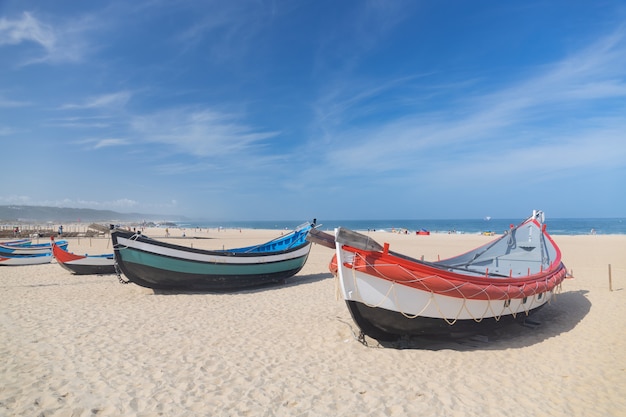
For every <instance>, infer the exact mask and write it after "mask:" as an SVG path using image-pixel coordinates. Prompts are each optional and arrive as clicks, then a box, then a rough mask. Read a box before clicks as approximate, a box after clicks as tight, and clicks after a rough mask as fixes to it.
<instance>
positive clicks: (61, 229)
mask: <svg viewBox="0 0 626 417" xmlns="http://www.w3.org/2000/svg"><path fill="white" fill-rule="evenodd" d="M59 236H63V225H61V226H59Z"/></svg>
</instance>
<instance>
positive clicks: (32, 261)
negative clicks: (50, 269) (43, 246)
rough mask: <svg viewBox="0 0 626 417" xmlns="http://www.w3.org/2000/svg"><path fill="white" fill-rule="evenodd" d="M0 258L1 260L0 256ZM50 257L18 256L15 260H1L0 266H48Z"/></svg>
mask: <svg viewBox="0 0 626 417" xmlns="http://www.w3.org/2000/svg"><path fill="white" fill-rule="evenodd" d="M0 258H3V257H2V256H0ZM51 261H52V256H20V257H15V258H3V259H2V261H0V265H9V266H20V265H40V264H49V263H50V262H51Z"/></svg>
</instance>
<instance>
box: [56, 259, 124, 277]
mask: <svg viewBox="0 0 626 417" xmlns="http://www.w3.org/2000/svg"><path fill="white" fill-rule="evenodd" d="M59 265H61V266H62V267H63V268H65V269H67V270H68V271H70V272H71V273H72V274H74V275H110V274H115V265H76V264H71V263H61V262H59Z"/></svg>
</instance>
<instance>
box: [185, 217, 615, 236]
mask: <svg viewBox="0 0 626 417" xmlns="http://www.w3.org/2000/svg"><path fill="white" fill-rule="evenodd" d="M312 220H313V219H309V221H312ZM522 221H524V219H493V218H492V219H458V220H451V219H445V220H417V219H414V220H410V219H407V220H326V219H317V224H319V225H321V226H320V228H321V230H334V229H335V228H336V227H339V226H341V227H345V228H348V229H352V230H357V231H381V230H382V231H401V232H404V231H406V233H415V232H416V231H418V230H427V231H430V232H431V233H469V234H472V233H473V234H476V233H483V232H494V233H497V234H499V233H502V232H504V231H505V230H508V229H509V227H510V226H511V225H518V224H520V223H521V222H522ZM304 222H306V219H303V220H301V221H293V220H292V221H286V220H280V221H270V220H265V221H222V222H216V221H213V222H212V221H196V222H189V223H179V224H178V226H179V227H186V228H211V229H213V228H226V229H237V228H241V229H273V230H292V229H294V228H296V227H297V226H298V225H299V224H301V223H304ZM545 223H546V225H547V230H548V233H550V234H551V235H588V234H599V235H610V234H619V235H623V234H626V218H599V219H593V218H589V219H557V218H555V219H550V218H547V219H546V221H545Z"/></svg>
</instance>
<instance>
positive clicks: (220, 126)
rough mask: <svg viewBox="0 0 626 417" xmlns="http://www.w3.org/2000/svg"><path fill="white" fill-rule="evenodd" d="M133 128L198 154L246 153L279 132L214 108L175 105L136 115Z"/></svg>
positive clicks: (145, 136)
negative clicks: (269, 130) (171, 107)
mask: <svg viewBox="0 0 626 417" xmlns="http://www.w3.org/2000/svg"><path fill="white" fill-rule="evenodd" d="M131 127H132V130H133V131H134V132H135V133H136V134H137V135H139V136H140V137H141V138H142V140H143V141H145V142H156V143H161V144H166V145H169V146H171V147H172V148H174V149H176V150H177V151H178V152H181V153H187V154H191V155H195V156H216V157H220V156H224V155H234V154H240V155H243V154H245V153H248V152H252V150H253V149H254V148H258V147H260V146H262V144H263V141H264V140H266V139H269V138H272V137H274V136H276V135H278V132H264V131H260V130H259V129H255V128H253V127H251V126H248V125H247V124H245V123H242V122H240V117H238V116H237V115H234V114H228V113H223V112H219V111H216V110H212V109H189V108H184V109H174V110H165V111H160V112H157V113H153V114H148V115H144V116H136V117H134V118H133V120H132V122H131Z"/></svg>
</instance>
